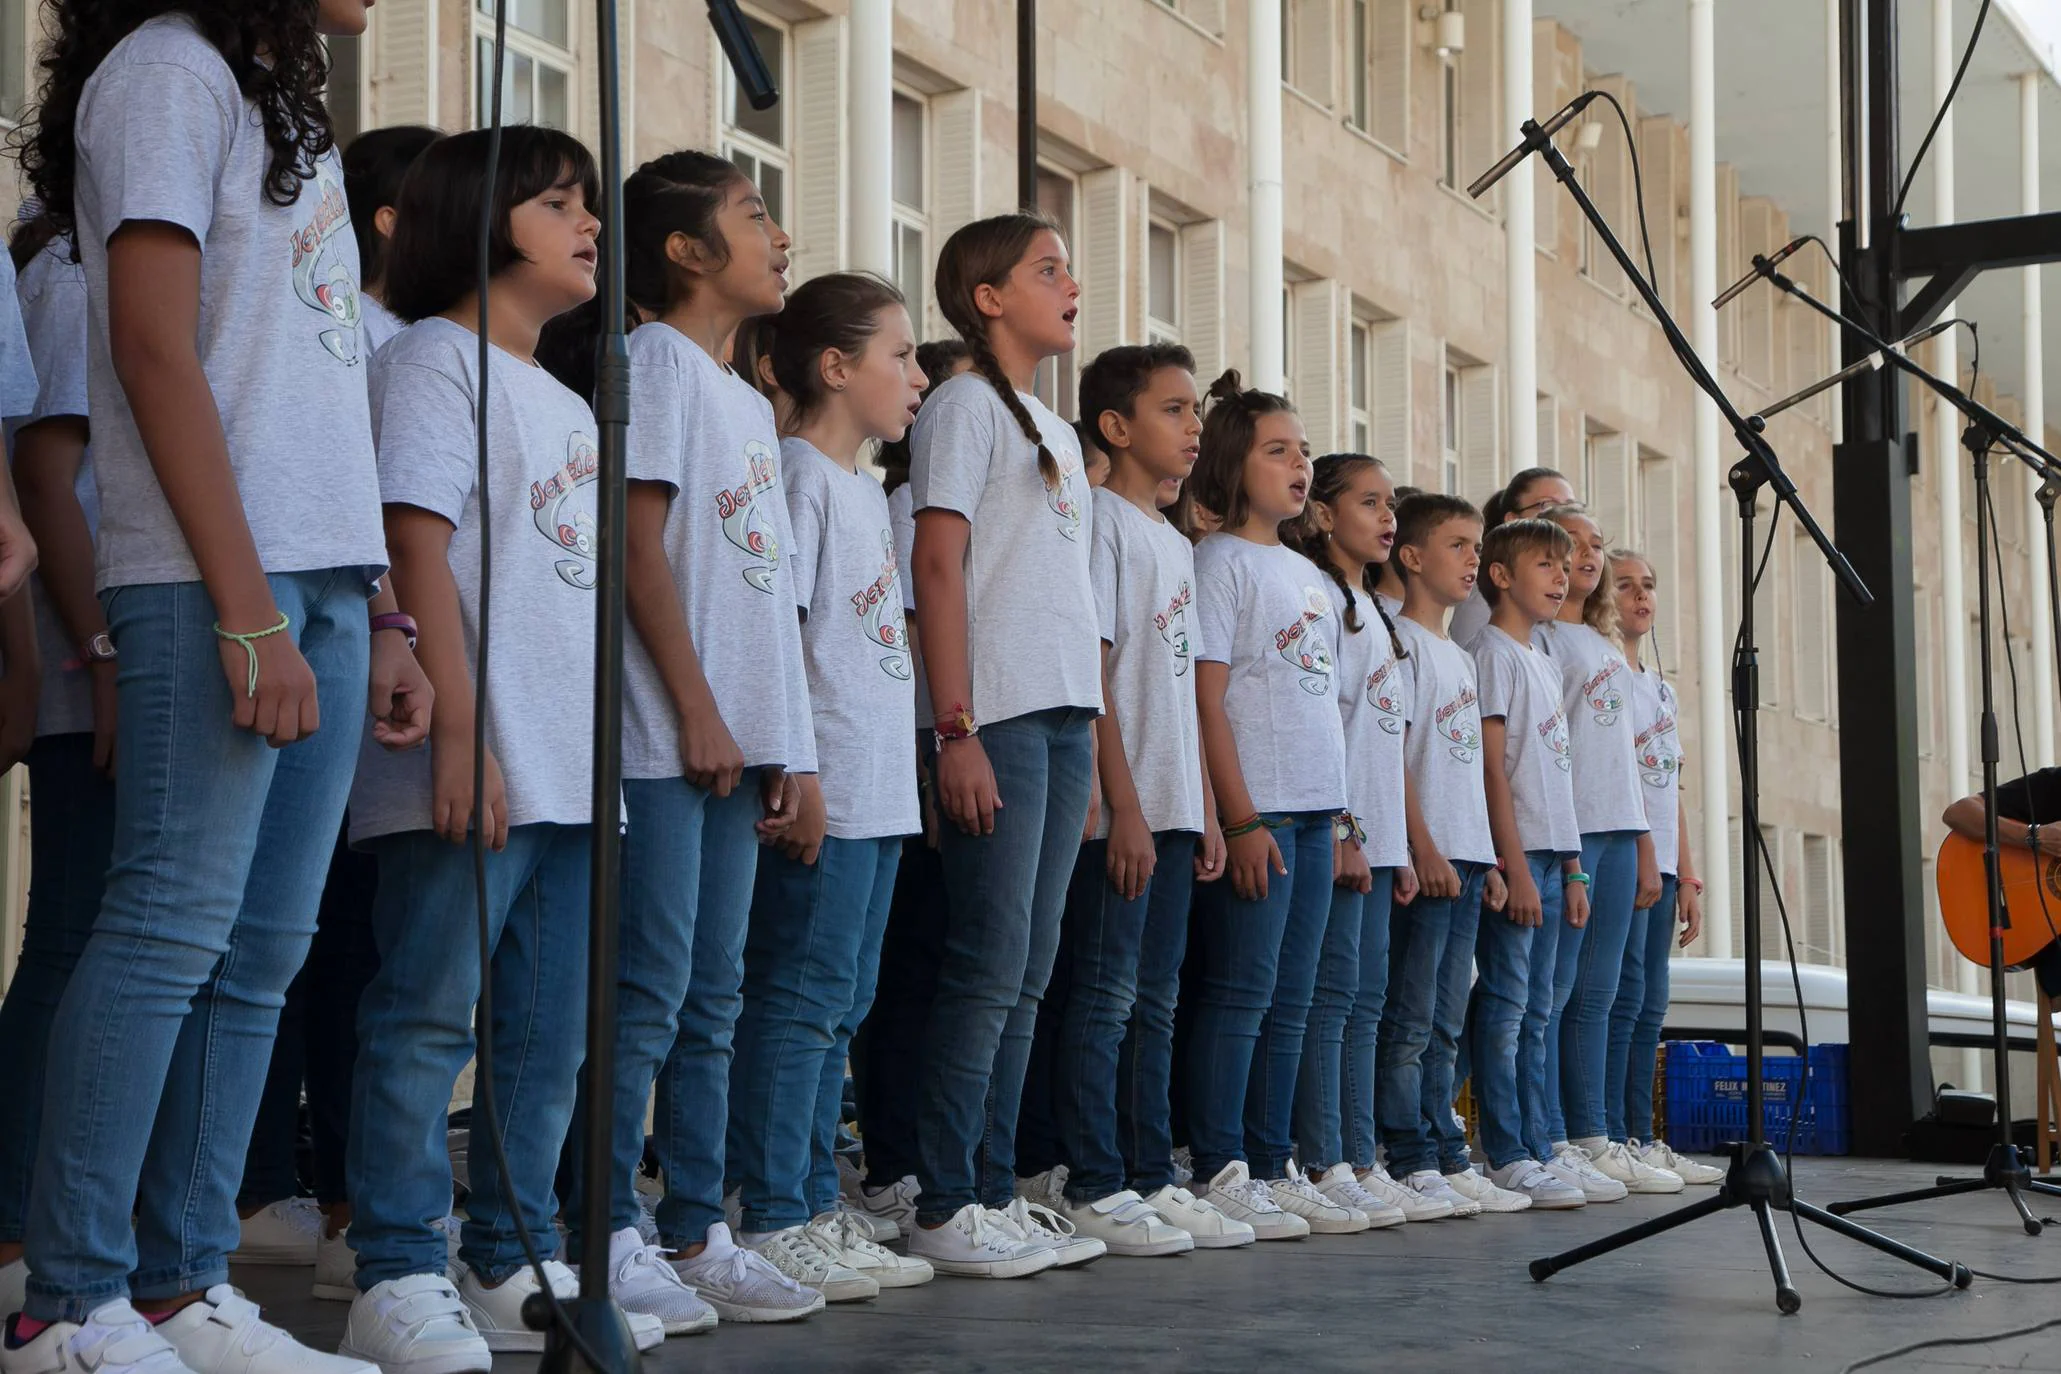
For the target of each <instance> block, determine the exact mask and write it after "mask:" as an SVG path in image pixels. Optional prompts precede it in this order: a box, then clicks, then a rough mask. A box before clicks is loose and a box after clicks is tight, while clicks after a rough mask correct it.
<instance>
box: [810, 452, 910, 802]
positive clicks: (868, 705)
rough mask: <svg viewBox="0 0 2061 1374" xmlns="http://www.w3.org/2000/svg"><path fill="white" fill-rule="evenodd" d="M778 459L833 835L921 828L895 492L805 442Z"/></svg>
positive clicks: (818, 753)
mask: <svg viewBox="0 0 2061 1374" xmlns="http://www.w3.org/2000/svg"><path fill="white" fill-rule="evenodd" d="M780 466H781V478H782V480H783V481H784V482H785V484H786V486H787V517H788V523H789V524H790V525H791V526H792V527H793V530H794V545H793V549H794V557H793V567H794V586H795V591H796V594H797V595H798V596H799V597H800V599H801V609H802V615H803V620H802V624H801V647H802V662H803V663H804V664H805V665H806V666H807V668H808V677H809V706H810V710H811V713H812V715H813V717H814V721H815V732H816V762H817V770H816V771H817V772H818V773H820V774H821V775H822V779H821V780H822V787H823V811H824V815H825V816H826V818H827V820H828V823H829V833H830V834H832V835H834V836H836V837H837V838H839V839H842V840H872V839H879V838H882V837H884V836H889V835H913V834H915V833H916V832H917V831H918V830H921V829H922V828H923V816H922V813H921V812H920V811H919V810H918V808H917V802H916V693H915V690H914V683H913V681H912V680H913V679H914V677H915V675H916V674H915V666H914V665H913V664H912V663H911V662H910V659H909V631H908V626H907V621H906V617H905V616H904V614H903V611H902V572H901V561H900V559H899V558H898V557H897V556H896V553H895V537H894V530H893V528H892V526H891V524H890V522H889V519H888V514H887V497H886V495H885V494H884V493H883V492H882V491H881V490H880V483H879V482H877V481H875V480H874V479H873V478H872V477H870V476H868V475H867V474H865V473H863V472H847V471H846V470H845V469H844V468H842V467H840V466H838V464H837V463H836V462H835V461H833V460H832V459H831V458H829V457H827V456H826V455H825V454H823V453H822V452H821V451H820V450H818V449H817V448H816V447H815V446H814V445H813V444H810V443H809V442H808V441H807V440H805V439H793V438H789V439H783V440H781V441H780Z"/></svg>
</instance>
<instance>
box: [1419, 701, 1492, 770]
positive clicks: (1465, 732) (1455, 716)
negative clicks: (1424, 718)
mask: <svg viewBox="0 0 2061 1374" xmlns="http://www.w3.org/2000/svg"><path fill="white" fill-rule="evenodd" d="M1431 722H1432V725H1433V726H1434V727H1436V729H1437V730H1438V732H1439V734H1440V735H1442V736H1444V737H1445V741H1446V744H1447V752H1448V753H1450V754H1451V755H1452V756H1453V757H1454V758H1456V759H1458V760H1459V761H1460V762H1462V763H1466V764H1472V763H1474V762H1475V761H1476V760H1478V759H1479V758H1480V757H1481V712H1480V711H1479V710H1477V709H1476V708H1475V696H1474V689H1473V688H1472V687H1469V686H1468V685H1467V684H1465V683H1462V684H1460V690H1459V691H1458V692H1455V693H1454V694H1453V695H1452V697H1451V698H1449V699H1448V700H1447V701H1446V703H1445V705H1443V706H1441V707H1439V708H1438V709H1437V710H1436V711H1433V712H1432V713H1431Z"/></svg>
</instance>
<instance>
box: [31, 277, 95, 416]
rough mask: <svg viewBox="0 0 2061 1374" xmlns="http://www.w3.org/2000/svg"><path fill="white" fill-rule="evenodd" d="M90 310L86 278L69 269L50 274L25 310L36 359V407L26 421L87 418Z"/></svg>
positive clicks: (32, 351) (32, 350)
mask: <svg viewBox="0 0 2061 1374" xmlns="http://www.w3.org/2000/svg"><path fill="white" fill-rule="evenodd" d="M31 266H32V267H34V266H37V264H33V263H32V264H31ZM86 310H87V301H86V276H85V273H84V271H83V270H81V269H80V268H77V267H73V266H70V265H68V264H67V265H65V266H64V267H63V268H62V269H60V270H58V271H52V272H50V273H49V275H48V277H47V279H46V280H45V282H44V284H43V289H42V290H41V291H39V292H37V293H36V295H35V297H34V299H33V300H31V301H30V302H29V303H28V305H27V308H26V309H25V310H24V312H23V324H24V325H25V326H26V327H27V330H28V335H29V340H30V351H31V353H33V354H34V355H35V359H36V403H35V405H34V406H33V407H32V408H31V409H30V411H29V413H28V416H27V418H28V419H30V420H47V419H50V418H51V417H52V416H55V415H85V414H87V413H88V411H87V408H86V373H87V368H86V318H87V317H86Z"/></svg>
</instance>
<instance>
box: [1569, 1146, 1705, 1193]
mask: <svg viewBox="0 0 2061 1374" xmlns="http://www.w3.org/2000/svg"><path fill="white" fill-rule="evenodd" d="M1574 1145H1575V1148H1576V1149H1578V1150H1580V1151H1581V1152H1582V1153H1583V1154H1585V1155H1587V1156H1588V1157H1589V1162H1590V1163H1591V1164H1594V1165H1595V1166H1596V1172H1597V1173H1599V1174H1601V1175H1603V1177H1605V1178H1614V1179H1616V1180H1617V1181H1618V1182H1619V1183H1622V1184H1623V1185H1624V1186H1625V1187H1626V1188H1627V1189H1629V1190H1630V1191H1632V1192H1634V1193H1679V1192H1681V1191H1682V1176H1681V1175H1680V1174H1671V1173H1669V1172H1668V1171H1667V1170H1665V1169H1656V1168H1654V1167H1653V1166H1652V1165H1650V1164H1647V1163H1645V1162H1644V1161H1643V1160H1638V1159H1634V1158H1633V1157H1632V1152H1631V1151H1630V1150H1627V1149H1626V1148H1625V1147H1624V1142H1623V1141H1620V1140H1611V1139H1608V1138H1606V1137H1604V1136H1590V1137H1589V1138H1588V1139H1586V1140H1578V1141H1576V1142H1574Z"/></svg>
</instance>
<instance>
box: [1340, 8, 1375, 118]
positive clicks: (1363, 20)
mask: <svg viewBox="0 0 2061 1374" xmlns="http://www.w3.org/2000/svg"><path fill="white" fill-rule="evenodd" d="M1349 22H1350V28H1351V32H1350V33H1348V34H1347V35H1346V48H1345V54H1346V56H1345V60H1346V61H1347V62H1350V63H1351V64H1352V73H1353V127H1354V128H1356V129H1360V130H1363V131H1364V130H1365V129H1366V127H1367V121H1368V119H1369V118H1370V116H1371V114H1372V111H1371V110H1370V109H1369V106H1368V100H1367V76H1368V73H1367V68H1368V66H1369V65H1370V63H1371V62H1372V60H1373V54H1371V53H1369V52H1368V51H1367V0H1352V18H1351V20H1350V21H1349Z"/></svg>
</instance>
